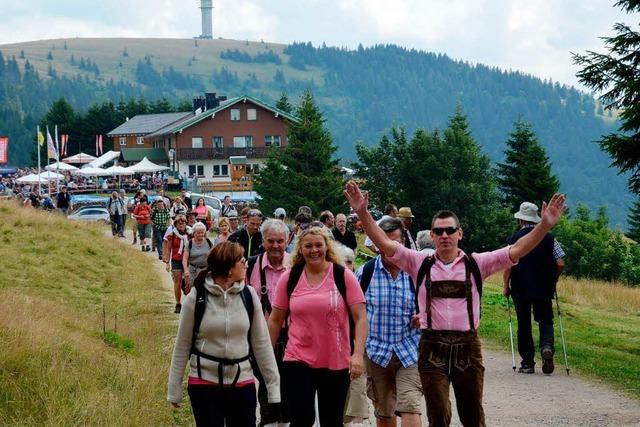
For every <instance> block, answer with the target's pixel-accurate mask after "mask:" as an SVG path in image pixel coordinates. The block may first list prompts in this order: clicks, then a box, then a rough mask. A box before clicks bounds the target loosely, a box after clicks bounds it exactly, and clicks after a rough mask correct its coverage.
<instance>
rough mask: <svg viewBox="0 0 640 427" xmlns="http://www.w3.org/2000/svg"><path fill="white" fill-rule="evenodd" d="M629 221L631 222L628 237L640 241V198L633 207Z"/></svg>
mask: <svg viewBox="0 0 640 427" xmlns="http://www.w3.org/2000/svg"><path fill="white" fill-rule="evenodd" d="M627 222H628V223H629V231H628V232H627V233H626V235H627V237H628V238H630V239H633V240H635V241H636V242H638V243H640V198H638V199H637V200H636V202H635V203H634V204H633V206H632V207H631V210H630V211H629V216H628V217H627Z"/></svg>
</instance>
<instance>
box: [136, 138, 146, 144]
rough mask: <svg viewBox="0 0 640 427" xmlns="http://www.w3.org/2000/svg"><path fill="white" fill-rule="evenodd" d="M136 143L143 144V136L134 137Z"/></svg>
mask: <svg viewBox="0 0 640 427" xmlns="http://www.w3.org/2000/svg"><path fill="white" fill-rule="evenodd" d="M136 143H137V144H138V145H144V136H138V137H136Z"/></svg>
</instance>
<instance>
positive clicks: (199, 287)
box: [191, 280, 207, 350]
mask: <svg viewBox="0 0 640 427" xmlns="http://www.w3.org/2000/svg"><path fill="white" fill-rule="evenodd" d="M196 282H197V281H196ZM194 288H195V291H196V305H195V309H194V315H193V333H192V336H191V349H192V350H193V348H194V346H195V345H196V337H197V336H198V332H200V323H202V317H203V316H204V310H205V308H206V306H207V290H206V289H205V287H204V280H203V281H202V282H201V283H196V284H195V286H194Z"/></svg>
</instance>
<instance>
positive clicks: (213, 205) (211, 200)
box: [187, 193, 222, 221]
mask: <svg viewBox="0 0 640 427" xmlns="http://www.w3.org/2000/svg"><path fill="white" fill-rule="evenodd" d="M187 196H188V197H190V198H191V203H193V205H194V206H195V204H196V202H197V201H198V199H199V198H200V197H202V198H203V199H204V204H205V205H207V207H208V208H209V212H210V213H211V217H212V218H213V220H214V221H215V220H217V219H218V218H219V217H220V209H222V202H221V201H220V199H218V198H217V197H214V196H207V195H204V194H198V193H191V194H189V193H187Z"/></svg>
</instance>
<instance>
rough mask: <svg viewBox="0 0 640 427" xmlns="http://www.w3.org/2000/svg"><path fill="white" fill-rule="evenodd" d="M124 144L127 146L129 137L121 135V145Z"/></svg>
mask: <svg viewBox="0 0 640 427" xmlns="http://www.w3.org/2000/svg"><path fill="white" fill-rule="evenodd" d="M123 145H125V146H126V145H127V137H126V136H121V137H120V146H123Z"/></svg>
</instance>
